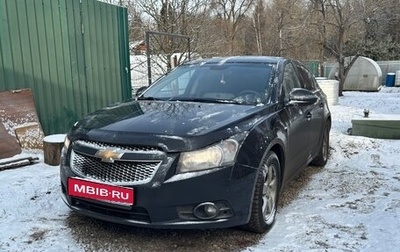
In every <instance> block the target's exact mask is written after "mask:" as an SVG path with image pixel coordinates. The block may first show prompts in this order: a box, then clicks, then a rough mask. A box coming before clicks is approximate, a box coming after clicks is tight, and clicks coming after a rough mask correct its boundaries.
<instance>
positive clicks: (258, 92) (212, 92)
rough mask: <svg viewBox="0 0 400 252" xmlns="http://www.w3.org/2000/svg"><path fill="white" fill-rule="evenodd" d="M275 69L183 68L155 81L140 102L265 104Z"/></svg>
mask: <svg viewBox="0 0 400 252" xmlns="http://www.w3.org/2000/svg"><path fill="white" fill-rule="evenodd" d="M271 72H272V66H271V65H269V64H260V63H224V64H222V65H221V64H218V65H217V64H192V65H190V64H189V65H182V66H179V67H177V68H176V69H174V70H173V71H172V72H170V73H169V74H168V75H166V76H164V77H163V78H161V79H159V80H158V81H156V82H155V83H154V84H153V85H152V86H151V87H150V88H149V89H148V90H147V91H146V92H145V93H143V94H142V95H141V96H140V97H139V99H154V100H176V101H196V102H223V103H236V104H249V105H259V104H265V103H267V102H268V101H269V98H270V93H271V92H270V90H269V89H270V86H271V85H270V80H271Z"/></svg>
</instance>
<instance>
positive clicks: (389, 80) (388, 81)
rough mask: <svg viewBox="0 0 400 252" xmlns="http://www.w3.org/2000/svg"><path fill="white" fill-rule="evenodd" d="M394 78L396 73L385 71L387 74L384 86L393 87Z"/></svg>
mask: <svg viewBox="0 0 400 252" xmlns="http://www.w3.org/2000/svg"><path fill="white" fill-rule="evenodd" d="M395 79H396V74H395V73H387V75H386V86H387V87H393V86H394V81H395Z"/></svg>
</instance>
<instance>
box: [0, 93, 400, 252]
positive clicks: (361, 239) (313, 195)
mask: <svg viewBox="0 0 400 252" xmlns="http://www.w3.org/2000/svg"><path fill="white" fill-rule="evenodd" d="M364 109H369V110H370V112H371V115H372V114H380V113H382V114H399V112H400V88H395V87H394V88H385V87H384V88H382V89H381V91H380V92H377V93H363V92H345V93H344V96H343V97H340V98H339V104H338V105H336V106H331V112H332V118H333V125H332V131H331V144H330V145H331V157H330V159H329V161H328V164H327V165H326V166H325V167H324V168H321V167H308V168H307V169H305V170H304V172H302V173H301V174H300V176H299V177H298V178H296V179H295V180H294V181H292V182H291V183H290V185H289V186H288V187H287V188H285V190H284V191H283V194H282V201H281V203H280V207H279V212H278V215H277V221H276V224H275V226H274V227H273V228H272V230H271V231H270V232H269V233H268V234H264V235H261V236H260V235H258V236H256V235H252V236H254V237H257V238H256V239H254V241H252V242H250V243H249V242H247V243H245V244H244V245H243V244H242V245H241V246H238V247H231V248H232V249H230V250H242V251H371V252H372V251H399V248H400V163H399V161H398V160H399V157H400V140H382V139H373V138H366V137H360V136H351V135H348V134H347V130H348V128H350V127H351V118H352V117H354V116H360V115H362V113H363V110H364ZM23 156H34V157H39V158H40V162H39V163H38V164H35V165H31V166H27V167H23V168H17V169H11V170H5V171H0V251H93V250H97V251H113V250H114V251H116V250H115V249H110V248H113V245H112V241H111V243H110V241H107V242H106V241H104V244H101V242H102V241H99V243H97V245H96V246H91V245H90V244H84V243H85V241H86V240H87V239H89V240H90V237H93V239H94V238H95V237H96V232H101V234H102V235H103V236H104V237H108V236H109V237H112V235H113V234H111V233H110V234H109V233H107V232H109V230H110V229H107V228H102V227H103V226H101V225H100V229H102V230H94V229H96V228H97V229H99V225H91V224H88V225H87V226H86V229H85V232H86V233H88V234H87V235H86V237H79V233H77V232H76V231H73V230H72V228H71V225H70V224H68V223H69V222H70V221H71V220H70V219H76V218H81V217H80V216H77V215H74V214H73V213H71V212H70V210H69V209H68V208H67V207H66V206H65V205H64V203H63V202H62V200H61V198H60V192H59V191H60V190H59V171H58V167H56V166H48V165H45V164H44V163H43V156H42V153H40V152H37V153H29V152H24V153H23V154H21V155H19V157H23ZM1 161H5V160H1ZM84 220H87V219H86V218H84V217H82V221H81V222H82V223H85V222H84ZM78 224H79V223H78ZM85 225H86V224H85ZM127 230H129V229H119V231H118V232H119V233H118V237H119V238H118V239H117V238H115V239H114V241H115V243H119V245H118V246H119V248H120V249H119V250H132V247H128V245H126V246H125V245H124V244H129V240H130V237H131V236H132V239H133V238H134V237H133V236H134V235H135V234H132V233H129V232H128V231H127ZM218 232H220V233H216V232H214V234H224V235H223V236H224V237H228V236H229V235H230V233H235V232H237V231H236V230H234V229H228V230H224V231H218ZM221 232H223V233H221ZM82 234H83V233H82ZM163 234H166V233H163ZM178 234H179V233H178ZM180 234H186V233H180ZM175 236H176V233H174V235H171V236H170V238H171V239H176V240H175V241H173V243H172V244H174V245H173V246H174V247H172V248H175V249H174V250H177V251H178V250H180V249H179V248H180V247H181V245H182V244H181V243H182V242H183V241H182V240H184V241H185V242H187V240H188V239H192V240H190V241H189V244H190V246H192V247H190V246H189V247H188V246H186V247H184V249H182V250H181V251H190V250H191V249H192V248H193V247H195V246H196V242H199V241H198V240H200V239H199V237H198V236H197V233H191V236H189V235H188V236H186V237H185V238H184V239H182V240H180V237H175ZM212 236H213V235H210V234H209V233H208V236H207V237H203V238H202V239H203V240H204V241H205V242H204V241H203V243H204V245H202V246H203V247H200V249H197V250H202V251H211V250H213V251H217V249H216V248H217V247H216V245H215V244H214V245H212V246H214V247H207V243H212V242H216V243H217V242H218V240H212ZM221 236H222V235H221ZM241 236H243V235H242V234H241ZM87 237H89V238H87ZM164 238H165V237H163V236H152V237H151V239H146V237H145V236H143V234H142V235H141V237H140V239H141V240H142V241H143V242H144V241H145V240H146V241H149V240H150V242H158V243H161V246H162V242H164V241H165V239H164ZM103 240H104V239H103ZM207 241H209V242H207ZM180 242H181V243H180ZM225 245H226V244H225ZM124 246H125V247H124ZM135 246H136V248H139V249H137V250H138V251H140V250H141V251H144V250H146V249H145V248H146V247H143V246H142V249H140V246H139V245H138V244H136V245H135ZM168 246H169V247H168V248H167V245H166V247H165V249H161V250H159V251H162V250H165V251H171V247H170V243H168ZM182 246H183V245H182ZM221 246H222V245H221ZM219 251H222V250H219Z"/></svg>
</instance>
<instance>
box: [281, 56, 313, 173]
mask: <svg viewBox="0 0 400 252" xmlns="http://www.w3.org/2000/svg"><path fill="white" fill-rule="evenodd" d="M282 74H283V76H282V96H283V97H282V99H283V101H284V104H285V105H284V110H283V114H282V117H283V118H284V120H285V121H286V123H287V125H286V131H287V136H288V139H287V152H286V168H285V174H284V176H285V177H291V176H292V175H294V174H295V173H296V171H297V170H298V169H299V168H301V167H302V166H304V165H305V164H306V163H307V161H308V160H307V159H308V155H309V148H310V146H309V140H308V137H309V124H310V120H309V118H308V114H307V112H308V106H307V105H300V104H291V103H289V93H290V92H291V91H292V90H293V89H294V88H301V83H300V80H299V78H298V76H297V71H296V69H295V67H294V65H293V64H292V63H291V62H289V63H286V64H285V66H284V68H283V71H282Z"/></svg>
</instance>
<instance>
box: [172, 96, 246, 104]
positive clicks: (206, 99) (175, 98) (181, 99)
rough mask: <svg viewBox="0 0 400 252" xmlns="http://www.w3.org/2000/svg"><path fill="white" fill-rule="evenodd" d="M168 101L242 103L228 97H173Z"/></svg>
mask: <svg viewBox="0 0 400 252" xmlns="http://www.w3.org/2000/svg"><path fill="white" fill-rule="evenodd" d="M168 101H187V102H205V103H227V104H241V103H240V102H237V101H235V100H227V99H211V98H195V97H181V98H179V97H171V98H170V99H168Z"/></svg>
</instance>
